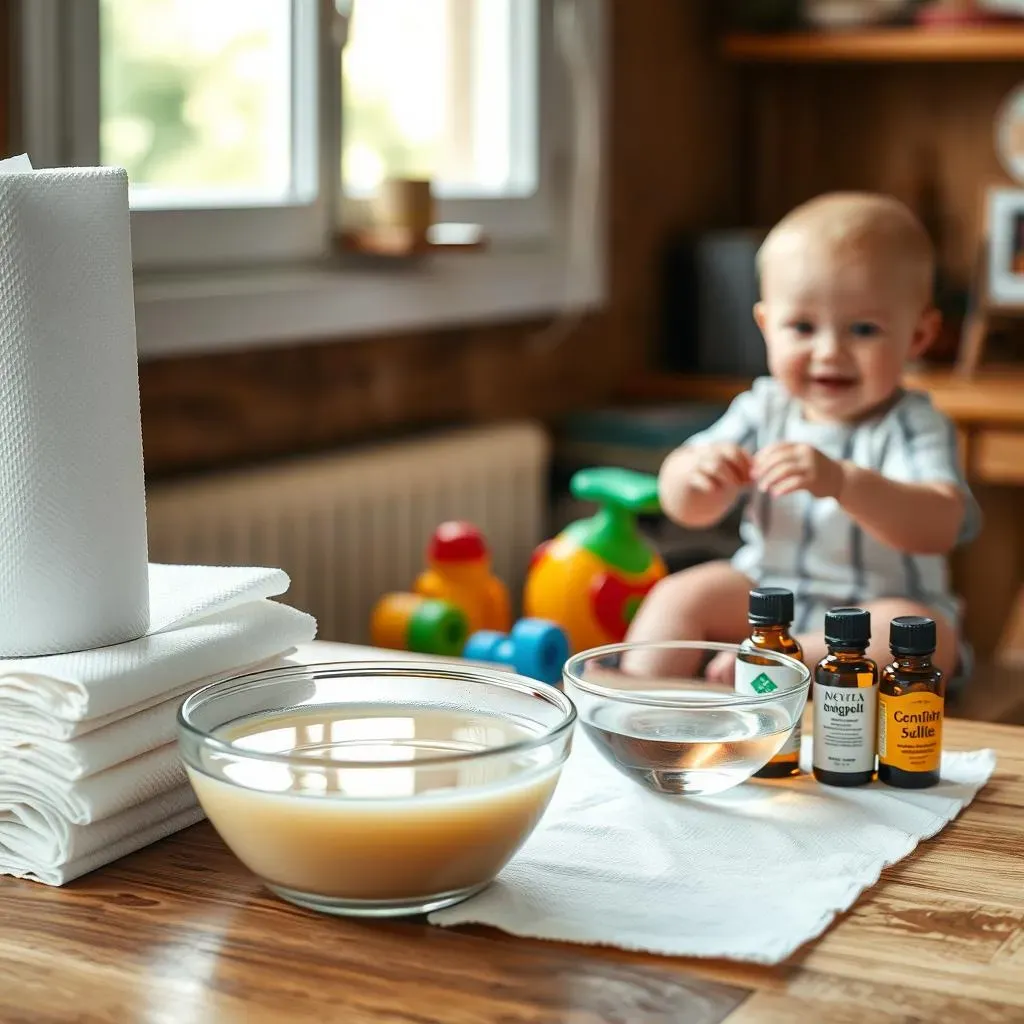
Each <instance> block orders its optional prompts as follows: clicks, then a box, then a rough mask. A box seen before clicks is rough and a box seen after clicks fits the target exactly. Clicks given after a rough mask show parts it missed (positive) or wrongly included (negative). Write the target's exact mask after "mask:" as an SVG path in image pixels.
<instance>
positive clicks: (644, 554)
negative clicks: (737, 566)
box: [523, 468, 668, 653]
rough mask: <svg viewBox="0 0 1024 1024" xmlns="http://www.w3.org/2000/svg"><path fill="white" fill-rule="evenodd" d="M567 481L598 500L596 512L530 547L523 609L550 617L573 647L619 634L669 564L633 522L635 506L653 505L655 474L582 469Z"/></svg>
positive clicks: (647, 508)
mask: <svg viewBox="0 0 1024 1024" xmlns="http://www.w3.org/2000/svg"><path fill="white" fill-rule="evenodd" d="M569 488H570V490H571V492H572V494H573V496H574V497H576V498H580V499H582V500H584V501H596V502H598V509H597V512H596V513H595V514H594V515H593V516H591V517H590V518H589V519H579V520H577V521H576V522H574V523H571V524H570V525H569V526H567V527H566V528H565V529H564V530H563V531H562V532H561V533H560V534H559V535H558V536H557V537H555V538H554V539H553V540H549V541H545V542H544V543H543V544H541V545H540V546H539V547H538V548H537V549H536V550H535V551H534V553H533V559H532V560H531V562H530V571H529V573H528V575H527V577H526V588H525V592H524V594H523V614H524V615H527V616H529V617H531V618H538V619H548V620H549V621H551V622H555V623H557V624H558V625H559V626H561V627H562V629H564V630H565V632H566V634H567V635H568V637H569V645H570V647H571V649H572V651H573V653H577V652H579V651H583V650H587V649H589V648H591V647H600V646H602V645H603V644H612V643H618V642H619V641H621V640H623V639H624V638H625V635H626V630H627V628H628V627H629V623H630V621H631V620H632V618H633V616H634V615H635V614H636V610H637V608H638V607H639V606H640V602H641V601H642V600H643V598H644V597H645V595H646V594H647V592H648V591H649V590H650V589H651V587H653V586H654V584H655V583H657V582H658V580H660V579H661V578H662V577H663V576H665V575H666V574H667V571H668V570H667V569H666V568H665V563H664V562H663V561H662V560H661V557H660V556H659V555H658V553H657V551H655V550H654V549H653V548H652V547H651V546H650V545H649V544H648V543H647V542H646V541H645V540H644V539H643V537H642V536H641V535H640V531H639V530H638V529H637V524H636V517H637V515H638V514H640V513H642V512H649V513H653V512H657V511H658V510H659V505H658V481H657V478H656V477H653V476H651V475H649V474H647V473H635V472H633V471H631V470H626V469H612V468H598V469H582V470H580V471H579V472H577V473H576V474H575V475H574V476H573V478H572V480H571V481H570V484H569Z"/></svg>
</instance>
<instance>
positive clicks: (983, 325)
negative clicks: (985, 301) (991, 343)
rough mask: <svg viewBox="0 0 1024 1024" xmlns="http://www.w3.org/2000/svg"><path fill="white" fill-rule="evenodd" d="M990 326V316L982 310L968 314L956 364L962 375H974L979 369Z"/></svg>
mask: <svg viewBox="0 0 1024 1024" xmlns="http://www.w3.org/2000/svg"><path fill="white" fill-rule="evenodd" d="M988 328H989V323H988V317H987V316H985V315H984V313H982V312H981V311H980V310H974V311H972V312H971V313H969V314H968V315H967V318H966V320H965V321H964V328H963V334H962V336H961V341H960V352H959V353H958V355H957V364H956V365H957V372H958V373H960V374H961V375H962V376H964V377H973V376H974V374H975V372H976V371H977V369H978V365H979V364H980V363H981V356H982V353H983V352H984V350H985V341H986V339H987V337H988Z"/></svg>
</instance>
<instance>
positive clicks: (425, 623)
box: [370, 593, 469, 657]
mask: <svg viewBox="0 0 1024 1024" xmlns="http://www.w3.org/2000/svg"><path fill="white" fill-rule="evenodd" d="M468 635H469V625H468V623H467V621H466V616H465V614H464V613H463V611H462V609H461V608H457V607H456V606H455V605H453V604H451V603H450V602H449V601H438V600H436V599H433V598H429V597H424V596H423V595H422V594H404V593H393V594H385V595H384V596H383V597H382V598H381V599H380V600H379V601H378V602H377V604H376V605H375V606H374V609H373V614H372V615H371V617H370V642H371V643H372V644H373V645H374V647H386V648H388V649H389V650H392V651H415V652H416V653H417V654H439V655H443V656H445V657H458V656H459V655H460V654H462V649H463V647H465V645H466V637H467V636H468Z"/></svg>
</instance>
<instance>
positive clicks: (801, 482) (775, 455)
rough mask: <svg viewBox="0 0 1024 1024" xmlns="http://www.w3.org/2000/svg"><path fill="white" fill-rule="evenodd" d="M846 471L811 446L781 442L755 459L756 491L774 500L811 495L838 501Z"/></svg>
mask: <svg viewBox="0 0 1024 1024" xmlns="http://www.w3.org/2000/svg"><path fill="white" fill-rule="evenodd" d="M843 475H844V474H843V467H842V465H841V464H840V463H838V462H836V461H835V460H834V459H830V458H829V457H828V456H827V455H823V454H822V453H821V452H819V451H818V449H817V448H813V447H811V445H809V444H793V443H792V442H789V441H779V442H778V443H776V444H771V445H768V447H767V448H762V449H761V451H759V452H758V453H757V455H755V456H754V462H753V469H752V470H751V476H752V477H753V480H754V482H755V483H756V484H757V489H758V490H760V491H766V492H767V493H768V494H770V495H771V496H772V497H773V498H781V497H782V496H783V495H785V494H793V493H795V492H796V491H809V492H810V493H811V494H813V495H814V496H815V497H816V498H838V497H839V492H840V490H842V486H843Z"/></svg>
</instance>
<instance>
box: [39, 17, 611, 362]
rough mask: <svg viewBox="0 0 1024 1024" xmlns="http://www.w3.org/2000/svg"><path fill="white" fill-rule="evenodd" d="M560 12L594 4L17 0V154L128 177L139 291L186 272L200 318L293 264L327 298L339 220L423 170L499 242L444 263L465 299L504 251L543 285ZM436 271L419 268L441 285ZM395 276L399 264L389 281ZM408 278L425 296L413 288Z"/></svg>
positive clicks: (451, 213) (455, 214) (559, 115)
mask: <svg viewBox="0 0 1024 1024" xmlns="http://www.w3.org/2000/svg"><path fill="white" fill-rule="evenodd" d="M560 3H563V4H565V6H566V7H567V8H568V7H573V8H574V12H575V13H576V14H577V15H578V10H590V11H591V12H593V11H596V10H598V9H599V8H600V7H601V4H600V0H584V2H583V3H582V4H581V3H580V0H216V2H210V0H22V5H21V13H22V19H21V20H22V41H23V56H24V59H23V66H24V82H23V84H24V89H23V96H24V100H25V107H24V110H23V111H22V120H21V123H22V125H23V132H22V134H23V143H24V148H25V149H26V150H27V151H28V152H29V154H30V156H31V157H32V159H33V162H34V163H35V165H36V166H59V165H74V164H78V165H83V164H92V163H104V164H117V165H121V166H124V167H126V168H127V170H128V172H129V180H130V201H131V206H132V245H133V254H134V259H135V263H136V270H137V282H140V285H141V291H142V292H143V293H144V294H143V299H145V298H146V297H147V296H149V297H155V298H154V301H156V300H157V299H159V301H160V302H161V303H163V307H162V312H163V313H164V314H166V313H168V312H170V311H171V308H170V305H169V304H170V303H171V301H172V298H173V296H174V295H180V294H182V291H181V289H182V287H184V285H182V283H181V282H182V281H183V279H184V276H185V275H188V274H192V275H193V276H199V275H201V276H202V279H203V282H204V284H203V301H204V302H205V303H206V307H207V310H208V312H209V311H210V310H212V305H211V303H212V302H213V293H214V292H215V291H216V288H215V287H214V285H215V283H216V281H226V280H227V279H228V278H229V277H230V279H231V280H232V281H233V282H234V283H233V284H232V286H231V288H232V289H233V290H235V291H237V290H238V288H239V287H241V288H242V289H243V290H245V289H246V288H251V287H252V282H253V281H255V278H254V277H253V276H252V275H254V274H255V273H257V272H259V273H262V274H264V275H265V274H267V273H269V272H270V271H271V270H276V271H279V272H282V271H283V272H286V273H287V274H288V275H290V276H289V277H288V281H289V282H290V283H287V284H285V283H282V281H283V279H278V280H277V283H276V285H275V287H276V288H277V294H278V296H279V297H281V295H283V294H284V293H286V292H289V290H293V289H294V286H295V284H296V282H297V281H298V278H297V277H296V274H297V273H299V271H300V269H301V268H307V269H306V271H305V272H306V273H307V275H310V274H311V275H313V276H307V277H306V278H304V279H303V280H304V285H303V287H305V288H306V289H307V290H308V289H310V288H312V289H313V290H314V291H316V290H321V291H323V290H326V289H328V288H331V289H334V290H336V289H337V287H338V283H339V270H338V266H339V265H338V261H336V260H335V261H330V260H328V257H330V256H331V255H332V245H333V241H332V240H333V238H334V236H335V234H336V232H337V230H338V226H339V223H340V222H343V221H350V220H353V219H358V217H359V216H361V215H364V214H365V210H366V205H367V202H368V200H369V199H370V197H371V196H372V194H373V192H374V190H375V189H376V187H377V186H378V185H379V184H380V182H381V181H382V180H383V178H384V177H386V176H408V177H424V176H425V177H430V178H431V180H432V182H433V186H434V193H435V196H436V197H437V213H438V217H439V219H440V220H445V221H462V222H473V223H479V224H481V225H483V227H484V229H485V231H486V233H487V235H488V237H489V238H490V239H491V240H492V243H493V244H492V250H493V251H492V252H490V253H488V254H487V255H486V256H482V257H470V256H463V257H448V258H447V259H449V260H456V259H461V260H462V261H464V262H463V274H464V278H465V281H466V287H467V288H468V287H469V286H470V282H471V281H475V284H473V287H476V288H479V285H480V281H479V277H480V274H481V273H483V271H484V269H485V267H484V264H486V263H488V262H490V263H494V262H495V260H496V258H497V256H498V255H499V254H500V252H501V251H502V248H503V246H506V244H508V245H512V246H513V247H516V246H518V248H519V250H522V248H523V245H524V243H528V244H529V246H530V247H532V249H533V252H534V254H535V255H537V254H542V253H547V255H548V258H549V264H548V267H547V269H546V270H545V271H544V272H543V273H544V276H545V277H546V278H547V279H548V280H549V281H550V280H551V278H552V274H551V269H552V268H551V263H550V260H552V259H555V258H556V256H557V252H558V250H560V249H561V248H564V245H565V237H567V233H566V230H565V222H566V214H567V212H568V211H567V210H566V208H565V195H566V189H567V184H568V175H567V165H568V159H569V154H568V153H567V151H566V139H567V138H570V137H571V133H570V132H568V131H567V130H566V127H567V124H569V118H568V104H567V100H568V97H569V95H570V90H569V88H568V86H567V83H566V77H565V74H564V71H562V70H561V69H560V65H559V61H558V59H557V55H556V39H555V33H554V25H555V17H554V15H555V13H556V7H557V5H558V4H560ZM61 57H66V59H63V60H62V59H59V58H61ZM560 178H561V179H562V180H560ZM558 258H560V257H558ZM470 259H474V260H475V263H474V264H473V265H470V264H469V263H468V261H469V260H470ZM444 260H445V257H436V258H435V260H433V261H432V262H431V265H430V268H429V269H428V270H427V271H425V272H424V277H431V278H434V279H436V278H437V277H438V275H437V273H436V270H437V267H438V266H440V265H442V264H443V263H444ZM537 266H538V273H540V264H539V263H538V264H537ZM246 274H248V275H249V281H250V284H249V285H246V284H245V277H246ZM445 276H446V283H445V292H446V302H447V306H448V308H450V309H452V310H453V311H454V312H455V313H457V307H458V305H459V304H458V303H457V302H453V298H454V296H453V292H452V283H453V279H451V278H450V275H448V274H446V275H445ZM407 277H408V275H394V274H391V275H390V278H391V287H392V289H395V288H398V287H401V285H400V284H398V283H397V281H398V278H407ZM328 279H330V280H328ZM360 283H361V284H362V285H365V284H366V283H367V271H366V270H365V268H364V269H363V270H362V273H361V276H360ZM375 283H376V282H375ZM265 284H266V281H265V279H264V281H263V282H261V283H260V284H259V285H258V286H257V287H256V288H255V290H256V291H258V292H265V291H266V288H265ZM416 287H417V294H418V295H419V299H418V300H417V301H421V300H422V298H423V297H424V296H425V294H426V293H425V288H426V285H425V284H424V282H423V280H422V279H421V280H420V281H419V283H418V284H417V286H416ZM271 290H273V288H272V289H271ZM530 290H531V289H527V291H530ZM550 291H551V287H550V285H549V287H548V292H549V293H550ZM395 294H396V295H397V292H396V293H395ZM410 294H412V293H411V292H410ZM137 298H138V296H137ZM307 299H308V296H307ZM551 301H553V300H550V299H549V304H550V303H551ZM387 304H388V305H391V306H392V307H393V308H396V309H400V308H401V302H400V301H399V302H398V303H397V305H396V303H393V302H392V303H387ZM421 304H422V302H421ZM306 305H308V303H306ZM501 305H502V303H500V302H495V303H494V306H495V309H496V310H497V309H498V307H500V306H501ZM505 305H506V306H507V305H508V303H506V304H505ZM225 308H226V307H225ZM222 312H223V310H222ZM139 313H140V315H139V321H140V334H141V332H142V328H143V326H144V324H145V322H146V310H145V309H140V311H139ZM210 315H211V316H212V315H213V314H212V313H210ZM408 315H409V317H410V318H411V319H409V322H410V323H414V322H415V317H414V315H413V312H412V309H411V307H410V308H409V314H408ZM332 317H333V318H332ZM344 319H345V317H341V318H340V319H339V317H338V316H334V315H333V314H332V315H327V314H324V316H323V318H322V321H321V322H320V324H319V325H318V326H320V327H321V329H322V330H323V331H325V332H327V333H332V334H337V333H341V332H344V331H345V330H347V329H348V328H349V324H348V323H343V322H341V320H344ZM356 319H357V320H358V319H359V318H358V317H356ZM363 319H364V321H365V319H366V318H365V317H364V318H363ZM370 319H371V320H373V318H372V317H371V318H370ZM263 322H264V323H267V321H266V319H264V320H263ZM314 326H315V325H313V324H312V323H311V322H309V323H304V324H303V325H301V326H297V327H296V330H300V331H309V330H310V329H311V328H312V327H314ZM372 326H373V325H372V324H370V323H364V325H363V327H364V329H372ZM161 329H163V328H161ZM268 329H270V330H273V328H272V327H270V328H268ZM353 329H356V328H353ZM200 333H202V332H200ZM279 333H280V332H278V334H279ZM141 340H142V339H141V338H140V342H141ZM268 340H271V339H268Z"/></svg>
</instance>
